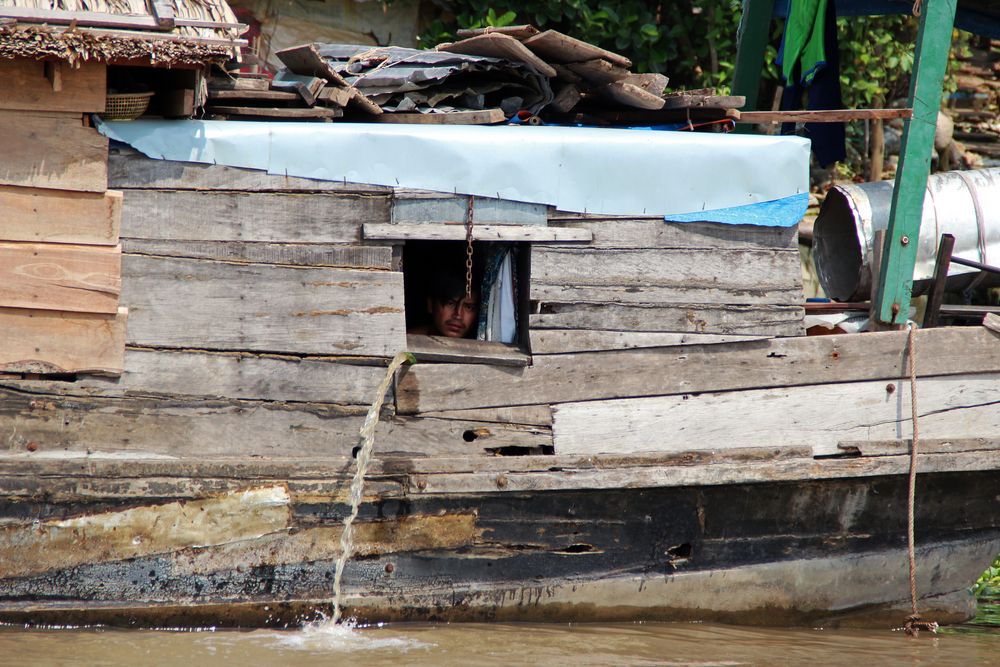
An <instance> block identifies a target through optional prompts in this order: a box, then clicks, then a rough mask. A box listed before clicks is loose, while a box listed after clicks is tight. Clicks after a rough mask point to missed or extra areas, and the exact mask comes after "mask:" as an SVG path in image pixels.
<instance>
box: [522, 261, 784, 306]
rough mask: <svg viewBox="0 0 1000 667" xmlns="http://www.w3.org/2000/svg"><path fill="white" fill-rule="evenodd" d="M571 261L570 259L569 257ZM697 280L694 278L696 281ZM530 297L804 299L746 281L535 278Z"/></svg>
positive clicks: (639, 300) (547, 299) (585, 299)
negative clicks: (561, 281) (549, 281)
mask: <svg viewBox="0 0 1000 667" xmlns="http://www.w3.org/2000/svg"><path fill="white" fill-rule="evenodd" d="M569 261H571V260H569ZM693 282H694V281H693ZM530 294H531V299H532V300H533V301H539V302H542V303H544V304H552V303H593V304H613V303H621V304H678V303H679V304H694V303H696V304H731V305H735V304H739V305H755V306H761V305H776V306H781V305H789V304H798V303H801V302H802V288H801V287H800V286H798V285H788V286H786V287H770V286H766V285H765V286H763V287H757V286H756V285H753V284H752V283H746V284H745V285H744V286H741V287H733V286H726V285H720V286H714V285H698V284H697V283H695V284H692V285H685V284H678V285H676V286H674V285H669V286H664V285H644V284H642V283H641V282H640V281H636V283H633V284H632V285H546V284H538V283H536V282H534V281H532V283H531V286H530Z"/></svg>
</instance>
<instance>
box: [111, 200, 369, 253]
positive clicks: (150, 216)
mask: <svg viewBox="0 0 1000 667" xmlns="http://www.w3.org/2000/svg"><path fill="white" fill-rule="evenodd" d="M388 221H389V198H388V197H387V196H384V195H364V194H353V193H350V194H348V193H343V194H341V193H310V194H303V193H274V192H218V191H216V192H182V191H169V190H166V191H164V190H128V191H126V192H125V201H124V205H123V211H122V228H121V235H122V237H124V238H130V239H169V240H178V241H269V242H277V243H353V242H356V241H359V240H360V239H361V224H362V222H388Z"/></svg>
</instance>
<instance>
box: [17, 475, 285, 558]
mask: <svg viewBox="0 0 1000 667" xmlns="http://www.w3.org/2000/svg"><path fill="white" fill-rule="evenodd" d="M291 525H292V510H291V497H290V496H289V495H288V489H287V488H285V487H283V486H280V485H275V486H268V487H259V488H255V489H248V490H245V491H236V492H231V493H226V494H221V495H218V496H214V497H210V498H205V499H202V500H191V501H187V502H172V503H164V504H158V505H148V506H143V507H135V508H132V509H127V510H119V511H112V512H101V513H97V514H90V515H86V516H82V517H77V518H73V519H61V520H56V521H44V522H33V523H31V524H29V525H15V526H6V527H4V528H0V559H2V561H3V563H4V568H3V572H4V576H6V577H23V576H27V575H31V574H37V573H40V572H46V571H48V570H53V569H58V568H64V567H73V566H75V565H82V564H84V563H93V562H102V561H114V560H125V559H127V558H138V557H141V556H148V555H151V554H163V553H172V552H175V551H180V550H181V549H185V548H189V547H206V546H210V545H220V544H227V543H230V542H239V541H243V540H250V539H254V538H259V537H262V536H264V535H270V534H273V533H277V532H285V531H287V530H288V529H289V528H290V527H291Z"/></svg>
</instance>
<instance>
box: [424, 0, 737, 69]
mask: <svg viewBox="0 0 1000 667" xmlns="http://www.w3.org/2000/svg"><path fill="white" fill-rule="evenodd" d="M449 6H450V8H451V10H452V11H451V13H443V14H442V15H441V16H439V17H437V18H435V19H434V20H433V21H431V23H430V24H429V25H428V26H427V29H426V30H425V31H424V33H423V34H422V35H421V36H420V42H421V44H423V45H425V46H433V45H434V44H437V43H439V42H442V41H452V40H454V39H455V35H454V31H455V30H456V29H459V28H482V27H485V26H488V25H492V26H502V25H513V24H517V23H531V24H533V25H535V26H537V27H539V28H542V29H546V28H553V29H556V30H560V31H562V32H565V33H566V34H569V35H572V36H574V37H577V38H579V39H582V40H585V41H587V42H591V43H592V44H596V45H598V46H600V47H602V48H605V49H609V50H611V51H616V52H619V53H623V54H625V55H626V56H628V57H629V58H630V59H631V60H632V62H633V70H634V71H636V72H660V73H664V74H667V75H668V76H669V77H670V79H671V87H673V88H680V87H688V88H703V87H709V86H725V85H728V84H729V82H730V81H731V79H732V74H733V66H734V63H735V57H736V29H737V26H738V24H739V17H740V2H739V0H681V1H679V2H676V3H671V4H657V3H649V2H644V1H642V0H617V1H615V0H562V1H557V0H527V1H526V2H519V3H516V4H515V3H513V2H511V3H509V4H508V3H506V2H503V1H500V2H491V1H490V0H453V1H452V2H450V3H449Z"/></svg>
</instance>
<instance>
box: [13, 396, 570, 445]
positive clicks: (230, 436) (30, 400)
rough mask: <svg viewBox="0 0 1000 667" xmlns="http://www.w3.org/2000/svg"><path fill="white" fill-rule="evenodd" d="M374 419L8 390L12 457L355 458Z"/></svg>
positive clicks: (417, 423)
mask: <svg viewBox="0 0 1000 667" xmlns="http://www.w3.org/2000/svg"><path fill="white" fill-rule="evenodd" d="M364 412H365V408H363V407H354V408H342V407H338V406H335V405H329V404H325V405H324V404H314V403H309V404H305V403H271V402H260V401H222V400H215V401H213V400H192V399H186V400H185V399H180V398H96V397H79V396H59V395H52V396H46V395H44V394H40V393H23V392H20V391H12V390H10V389H6V388H0V434H2V435H3V442H4V444H5V449H6V450H7V451H8V453H11V454H16V453H21V454H28V453H29V452H34V455H36V456H38V455H41V456H46V455H49V456H51V455H53V454H55V453H57V452H75V453H78V454H84V453H90V454H96V455H106V454H120V455H126V454H127V455H128V456H130V457H142V456H174V457H181V458H189V459H192V458H193V459H198V460H202V459H205V458H213V457H232V458H238V459H242V460H246V459H248V458H250V457H255V456H269V457H280V458H302V457H305V458H309V457H312V458H315V457H331V458H334V457H350V456H351V450H352V449H353V448H354V447H355V446H356V445H357V443H358V431H359V430H360V428H361V425H362V423H363V422H364ZM470 433H471V435H470ZM375 442H376V444H375V453H376V455H384V454H387V453H390V452H392V453H402V454H406V455H410V456H415V457H422V456H459V457H462V456H470V455H472V456H481V455H484V454H486V453H488V451H489V450H492V449H496V448H501V447H509V446H519V447H526V448H537V447H541V446H551V444H552V435H551V431H550V430H549V429H548V428H546V427H541V426H522V425H512V424H500V423H488V422H474V421H458V420H452V419H427V418H419V419H408V418H394V417H391V416H385V417H383V420H382V421H381V422H380V423H379V426H378V429H377V430H376V440H375ZM31 443H33V444H31ZM29 445H30V446H29Z"/></svg>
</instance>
